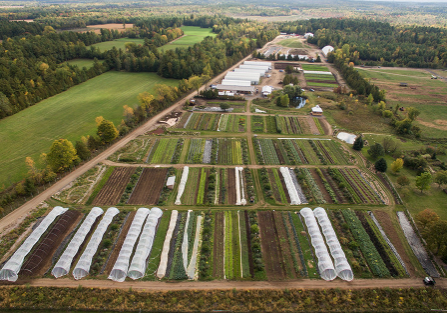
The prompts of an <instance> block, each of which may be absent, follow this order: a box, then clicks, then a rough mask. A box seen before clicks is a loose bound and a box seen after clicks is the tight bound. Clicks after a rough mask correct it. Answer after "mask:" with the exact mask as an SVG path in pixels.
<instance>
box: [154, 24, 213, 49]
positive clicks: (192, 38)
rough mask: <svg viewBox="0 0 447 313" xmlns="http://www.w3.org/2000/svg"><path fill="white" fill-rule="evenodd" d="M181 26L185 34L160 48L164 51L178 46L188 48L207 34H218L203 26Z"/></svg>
mask: <svg viewBox="0 0 447 313" xmlns="http://www.w3.org/2000/svg"><path fill="white" fill-rule="evenodd" d="M180 28H181V29H182V30H183V32H184V34H185V35H184V36H183V37H180V38H179V39H177V40H175V41H173V42H171V43H168V44H166V45H164V46H162V47H160V48H159V49H160V50H162V51H164V50H174V49H177V48H188V47H190V46H192V45H194V44H196V43H198V42H201V41H202V40H203V39H204V38H205V37H207V36H212V37H215V36H216V34H214V33H212V29H211V28H201V27H197V26H182V27H180Z"/></svg>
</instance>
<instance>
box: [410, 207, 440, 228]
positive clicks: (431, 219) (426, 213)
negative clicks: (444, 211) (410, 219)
mask: <svg viewBox="0 0 447 313" xmlns="http://www.w3.org/2000/svg"><path fill="white" fill-rule="evenodd" d="M415 218H416V222H417V224H418V227H419V229H420V230H421V231H422V232H425V231H426V230H427V229H429V228H430V225H431V224H433V223H435V222H437V221H438V220H439V215H438V214H437V213H436V212H435V211H433V210H432V209H425V210H423V211H421V212H419V213H418V214H416V217H415Z"/></svg>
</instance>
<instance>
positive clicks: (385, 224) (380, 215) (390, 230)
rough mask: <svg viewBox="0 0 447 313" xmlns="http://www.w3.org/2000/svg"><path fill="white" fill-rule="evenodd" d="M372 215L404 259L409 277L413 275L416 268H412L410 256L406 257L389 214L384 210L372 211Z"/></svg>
mask: <svg viewBox="0 0 447 313" xmlns="http://www.w3.org/2000/svg"><path fill="white" fill-rule="evenodd" d="M374 216H375V217H376V219H377V220H378V221H379V223H380V226H382V228H383V230H384V231H385V233H386V235H387V236H388V239H389V240H390V241H391V243H392V244H393V246H394V248H396V250H397V252H398V253H399V255H400V257H401V258H402V260H403V261H404V263H405V266H406V268H407V270H408V272H409V274H410V276H411V277H413V276H415V273H416V269H415V268H414V266H413V264H412V263H411V260H410V258H409V257H408V254H407V252H406V251H405V247H404V245H403V243H402V241H401V240H400V238H399V234H398V233H397V231H396V228H395V227H394V225H393V222H392V221H391V218H390V216H389V214H388V213H387V212H384V211H374Z"/></svg>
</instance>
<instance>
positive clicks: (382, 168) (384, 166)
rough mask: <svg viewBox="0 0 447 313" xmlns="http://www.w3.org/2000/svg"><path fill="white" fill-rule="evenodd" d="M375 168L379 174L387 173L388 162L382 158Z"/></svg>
mask: <svg viewBox="0 0 447 313" xmlns="http://www.w3.org/2000/svg"><path fill="white" fill-rule="evenodd" d="M374 167H375V168H376V171H378V172H382V173H384V172H386V170H387V168H388V165H387V164H386V160H385V159H384V158H380V159H379V160H378V161H377V162H376V163H375V164H374Z"/></svg>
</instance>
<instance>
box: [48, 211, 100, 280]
mask: <svg viewBox="0 0 447 313" xmlns="http://www.w3.org/2000/svg"><path fill="white" fill-rule="evenodd" d="M103 213H104V211H103V210H102V209H101V208H98V207H94V208H93V209H92V210H91V211H90V213H89V214H88V215H87V217H86V218H85V220H84V222H83V223H82V224H81V226H80V227H79V229H78V231H77V232H76V234H75V235H74V237H73V239H71V241H70V243H69V244H68V247H67V249H65V251H64V253H63V254H62V256H61V257H60V258H59V261H57V263H56V265H55V266H54V268H53V270H52V271H51V274H53V276H54V277H56V278H59V277H61V276H64V275H67V274H68V272H69V271H70V267H71V263H72V262H73V258H74V257H75V255H76V254H77V253H78V250H79V247H80V246H81V245H82V243H83V242H84V240H85V237H86V236H87V234H88V233H89V232H90V229H91V228H92V225H93V224H94V223H95V221H96V219H97V218H98V216H100V215H102V214H103Z"/></svg>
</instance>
